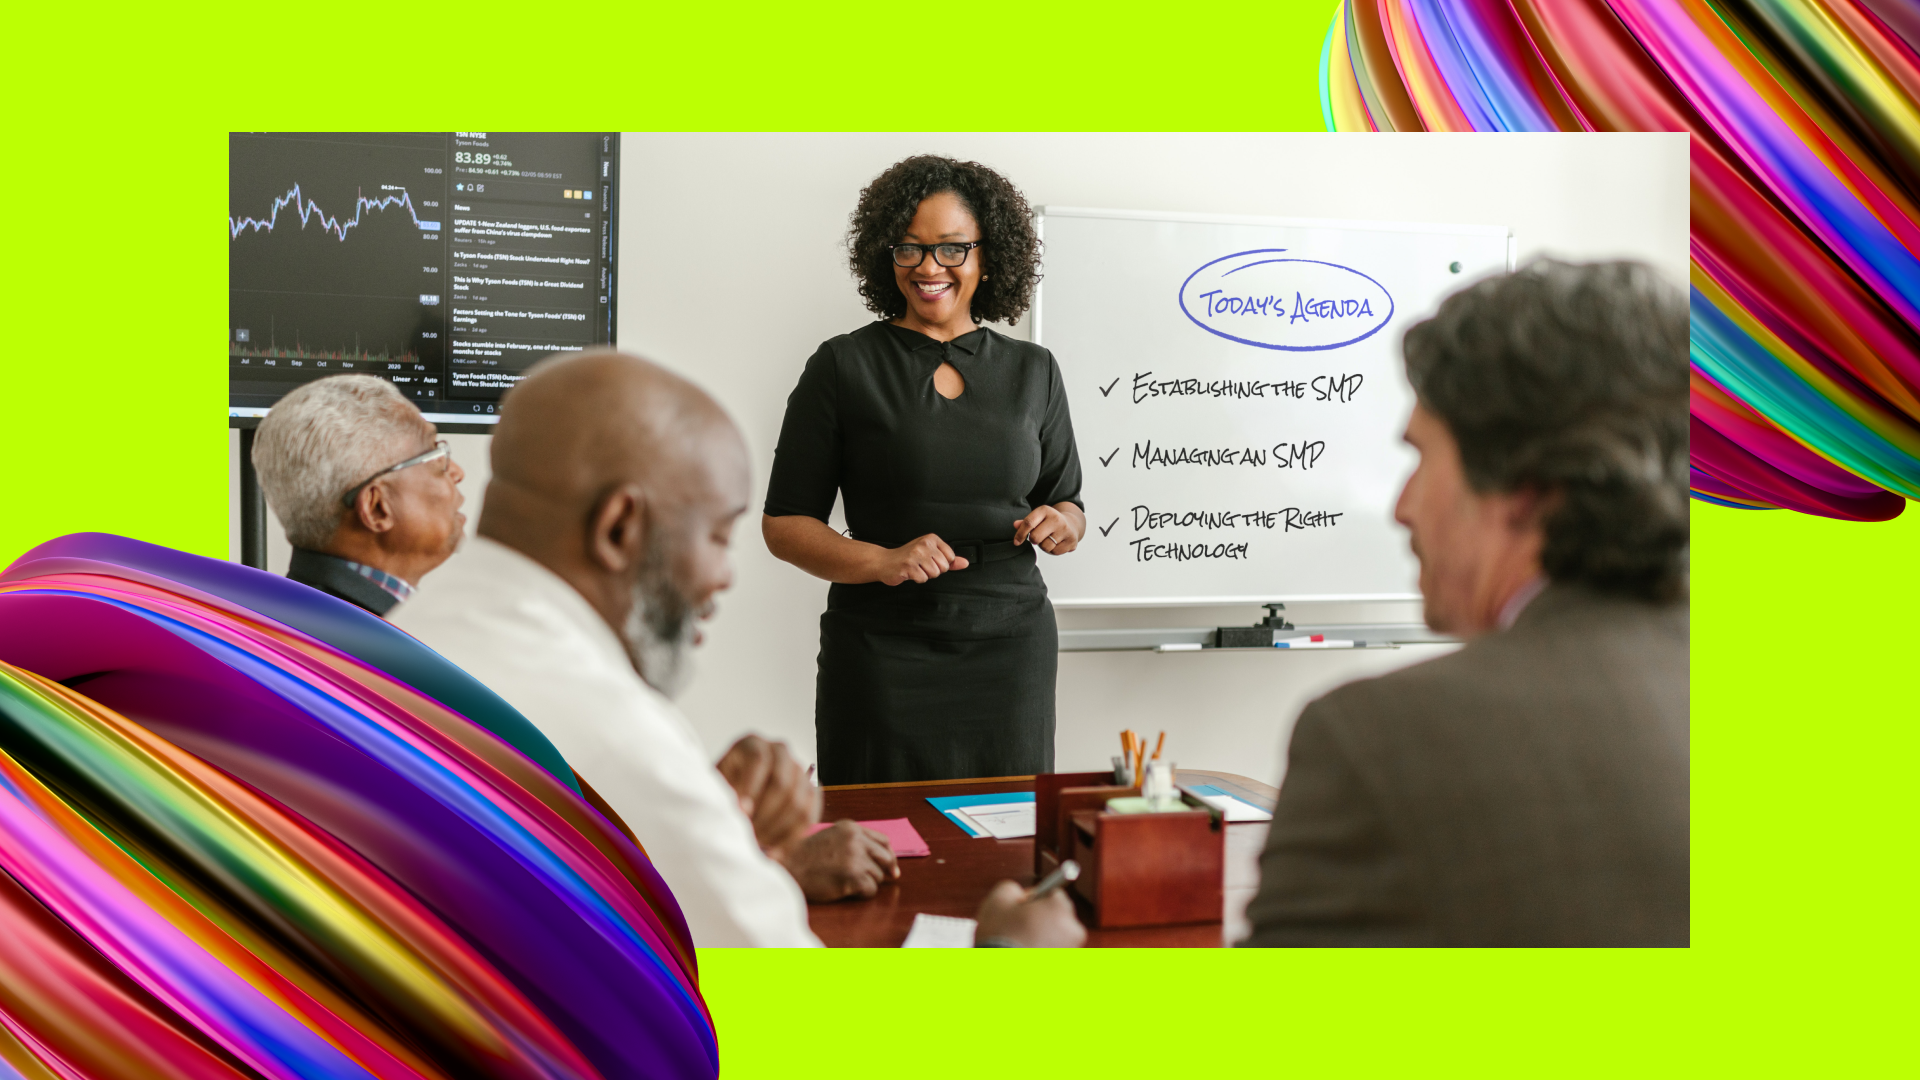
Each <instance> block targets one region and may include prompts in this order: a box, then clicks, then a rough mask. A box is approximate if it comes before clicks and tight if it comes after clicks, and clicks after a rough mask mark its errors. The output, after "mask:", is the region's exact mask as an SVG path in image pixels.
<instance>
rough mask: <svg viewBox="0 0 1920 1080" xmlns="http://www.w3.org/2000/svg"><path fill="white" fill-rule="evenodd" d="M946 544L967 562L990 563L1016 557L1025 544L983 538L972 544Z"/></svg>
mask: <svg viewBox="0 0 1920 1080" xmlns="http://www.w3.org/2000/svg"><path fill="white" fill-rule="evenodd" d="M947 546H948V547H950V548H952V549H953V553H954V554H955V555H958V556H960V557H961V558H963V559H965V560H967V561H968V562H969V563H990V562H1004V561H1005V560H1007V559H1012V558H1016V557H1018V556H1019V554H1020V552H1021V549H1022V548H1024V547H1025V546H1026V545H1024V544H1016V543H1014V542H1013V541H1011V540H992V541H987V540H983V541H980V542H978V543H973V544H952V543H950V544H948V545H947Z"/></svg>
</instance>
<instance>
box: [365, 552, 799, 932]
mask: <svg viewBox="0 0 1920 1080" xmlns="http://www.w3.org/2000/svg"><path fill="white" fill-rule="evenodd" d="M392 618H393V623H394V625H396V626H398V627H400V628H401V629H402V630H405V631H406V632H408V633H409V634H412V635H413V636H414V637H417V638H419V639H420V640H421V641H422V642H424V643H426V645H427V646H428V647H429V648H431V649H433V650H434V651H435V652H438V653H439V654H440V655H441V656H444V657H446V658H447V659H448V660H451V661H453V662H454V663H455V664H458V665H460V667H462V668H464V669H465V670H466V671H467V672H468V673H469V674H471V675H473V676H474V677H475V678H477V679H479V680H480V681H481V682H483V683H485V684H486V685H487V686H488V687H489V688H491V689H492V690H493V692H494V693H497V694H499V695H500V696H501V697H503V698H505V699H506V700H507V702H508V703H509V704H511V705H512V706H513V707H514V708H516V709H518V710H520V712H521V714H522V715H524V716H525V717H526V718H527V719H528V720H530V721H532V722H533V724H534V726H535V727H538V728H539V729H540V731H541V733H542V734H544V735H546V737H547V738H548V739H551V740H552V741H553V745H554V746H555V748H557V749H558V750H559V751H560V754H561V756H562V757H565V758H566V759H567V762H568V763H569V764H571V765H573V766H574V767H575V768H576V769H578V770H579V771H580V774H581V775H582V776H584V777H586V778H587V781H588V782H589V783H591V784H592V785H593V786H594V789H595V790H596V791H598V792H600V794H601V796H602V797H603V798H605V799H606V800H607V803H608V804H609V805H611V806H612V807H613V809H614V812H615V813H617V814H619V815H620V816H621V818H623V819H624V820H625V821H626V823H627V825H628V827H630V828H631V829H632V830H633V832H634V835H635V836H636V837H637V838H638V839H639V840H640V845H641V846H642V847H644V848H646V851H647V855H648V856H649V857H650V858H651V859H652V860H653V865H654V868H655V869H656V870H658V871H659V872H660V876H661V878H662V879H664V880H665V881H666V883H667V887H668V888H670V889H672V890H673V896H674V899H675V900H677V901H679V903H680V911H681V913H682V914H683V915H685V916H686V919H687V926H688V927H689V928H690V929H691V930H692V931H693V941H694V944H695V945H697V946H700V947H702V948H711V947H717V946H739V945H762V946H766V945H772V946H817V945H819V944H820V939H818V938H816V937H814V936H813V932H812V931H811V930H809V929H808V928H807V903H806V899H805V898H804V897H803V896H802V895H801V893H800V886H799V885H798V884H796V883H795V882H794V880H793V877H792V875H790V874H788V873H787V871H786V870H785V869H783V868H782V867H781V866H780V864H778V863H776V862H774V861H773V860H772V859H769V858H767V856H766V855H765V854H763V853H762V852H761V850H760V845H759V843H758V842H757V841H755V839H754V836H753V823H752V822H750V821H748V820H747V816H746V815H745V814H744V813H742V812H741V811H740V803H739V800H738V799H737V798H736V796H735V795H734V791H733V788H732V787H730V786H728V784H727V781H726V778H725V777H722V776H721V775H720V773H719V771H718V770H716V769H715V768H714V767H713V763H712V762H710V761H709V760H707V753H706V749H705V748H704V747H703V746H701V745H700V740H699V738H698V737H697V736H696V735H695V734H694V732H693V727H692V726H691V725H690V724H688V723H687V718H686V717H685V716H684V715H683V714H682V713H681V712H680V710H679V709H677V708H675V707H674V704H673V702H671V701H669V700H667V699H666V698H665V697H664V696H662V695H661V694H660V693H659V692H658V691H656V690H654V689H653V687H651V686H648V685H647V684H646V683H645V682H644V681H642V680H641V678H640V676H639V675H638V674H637V673H635V672H634V670H633V664H632V662H631V661H630V660H629V659H628V657H627V652H626V650H625V649H624V648H623V647H622V646H621V644H620V639H619V637H617V636H616V635H615V634H614V632H613V630H612V629H611V628H609V627H608V626H607V624H606V621H605V620H603V619H602V618H601V617H600V615H599V613H598V612H596V611H594V610H593V608H592V607H591V606H590V605H588V603H587V601H586V599H585V598H584V597H582V596H581V595H580V594H579V593H578V592H576V591H574V588H573V586H571V585H569V584H567V583H566V581H564V580H563V579H561V578H560V576H559V575H557V574H555V573H553V571H551V570H548V569H547V568H546V567H544V566H541V565H540V564H539V563H536V562H534V561H533V560H532V559H529V558H527V557H526V556H525V555H522V554H521V553H520V552H518V551H515V550H514V549H512V548H510V547H507V546H506V545H504V544H500V543H497V542H495V541H492V540H488V539H486V538H485V537H475V538H474V539H473V540H470V541H468V542H467V544H466V545H465V546H464V548H463V549H462V551H461V553H460V554H459V555H457V556H455V557H454V558H452V559H449V560H448V561H447V563H446V565H444V566H442V567H441V568H440V569H439V570H437V571H435V572H434V573H433V574H432V575H431V576H429V577H428V578H426V579H425V580H424V581H423V582H422V583H421V585H420V587H419V588H418V589H417V590H416V591H415V593H414V595H413V597H412V599H410V600H408V601H407V603H406V604H405V605H404V606H403V607H401V608H400V609H399V610H397V611H395V612H394V613H393V616H392Z"/></svg>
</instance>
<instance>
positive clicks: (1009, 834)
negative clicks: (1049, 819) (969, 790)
mask: <svg viewBox="0 0 1920 1080" xmlns="http://www.w3.org/2000/svg"><path fill="white" fill-rule="evenodd" d="M927 802H929V803H931V804H933V808H934V809H935V810H938V811H940V812H941V813H942V814H945V815H946V816H947V820H948V821H951V822H953V823H954V824H955V825H958V826H960V830H961V831H962V832H964V833H966V834H967V835H968V836H971V837H973V838H974V839H976V840H978V839H982V838H984V837H989V836H991V837H994V838H996V839H1000V840H1012V839H1016V838H1018V837H1022V836H1032V835H1033V822H1034V816H1033V792H1031V791H997V792H994V793H992V794H989V795H947V796H944V797H942V798H938V799H928V800H927ZM1018 804H1025V806H1026V808H1027V809H1026V815H1025V818H1024V820H1022V819H1021V818H1020V817H1019V814H1018V812H1017V809H1016V807H1017V805H1018ZM976 813H978V814H984V815H986V816H988V817H989V818H991V819H992V827H989V825H988V824H987V823H985V822H980V821H976V820H975V819H974V815H975V814H976Z"/></svg>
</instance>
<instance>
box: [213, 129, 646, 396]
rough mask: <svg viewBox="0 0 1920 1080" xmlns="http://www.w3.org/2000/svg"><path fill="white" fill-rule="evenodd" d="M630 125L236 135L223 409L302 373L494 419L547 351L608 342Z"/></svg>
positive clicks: (287, 386)
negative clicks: (624, 129) (353, 379)
mask: <svg viewBox="0 0 1920 1080" xmlns="http://www.w3.org/2000/svg"><path fill="white" fill-rule="evenodd" d="M619 176H620V136H619V135H617V134H613V133H604V132H603V133H569V134H554V133H523V132H497V131H496V132H481V131H452V132H436V133H428V134H392V133H382V134H335V133H321V134H314V133H308V134H277V133H265V132H245V133H240V132H236V133H233V134H231V135H229V137H228V174H227V206H228V210H227V244H228V262H227V288H228V299H227V322H228V326H227V366H228V402H227V404H228V408H227V413H228V416H229V417H231V418H233V422H235V423H238V424H243V425H244V424H250V423H253V422H256V421H257V418H258V417H261V416H265V415H266V413H267V410H268V409H269V408H271V407H272V406H273V404H274V402H276V401H278V400H280V398H281V397H282V396H283V395H285V394H286V393H287V392H288V391H290V390H292V389H293V388H294V387H296V386H299V385H301V384H302V383H307V382H311V381H313V380H315V379H322V378H326V377H327V376H329V375H343V374H361V375H376V376H379V377H381V378H384V379H388V380H390V381H391V382H392V383H393V384H394V386H395V387H397V388H398V389H399V390H400V391H401V392H402V393H403V394H405V395H406V396H407V397H409V398H411V399H412V400H413V401H414V403H415V404H416V405H418V406H419V407H420V411H421V412H423V413H425V414H427V418H428V419H430V420H432V421H434V422H435V423H437V424H440V425H441V426H442V427H446V426H448V425H456V429H457V426H459V425H476V424H477V425H486V424H491V423H493V422H494V421H496V420H497V419H498V414H499V404H500V397H501V395H502V394H504V393H505V392H506V391H507V390H508V389H509V388H510V387H512V386H513V384H514V383H515V382H517V381H519V379H520V378H521V377H522V375H523V374H524V373H525V371H526V369H527V368H528V367H530V366H532V365H533V364H534V363H535V362H536V361H538V360H540V359H541V358H542V357H545V356H549V355H551V354H553V353H556V352H566V351H571V350H578V349H584V348H588V347H591V346H595V345H604V344H608V343H611V342H612V341H613V340H614V288H613V282H614V269H615V266H614V263H615V254H616V251H617V249H618V243H617V239H618V238H617V234H616V228H617V213H618V206H617V204H618V200H619Z"/></svg>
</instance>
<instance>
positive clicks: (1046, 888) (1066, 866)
mask: <svg viewBox="0 0 1920 1080" xmlns="http://www.w3.org/2000/svg"><path fill="white" fill-rule="evenodd" d="M1079 877H1080V864H1079V863H1077V862H1074V861H1073V860H1072V859H1068V860H1067V861H1066V862H1063V863H1061V864H1060V865H1059V866H1056V867H1054V868H1053V873H1051V874H1048V875H1047V876H1046V877H1043V878H1041V879H1040V881H1039V883H1038V884H1036V885H1034V887H1033V888H1032V889H1031V890H1029V891H1028V893H1027V898H1026V899H1025V900H1022V901H1021V903H1023V904H1031V903H1033V902H1034V901H1035V900H1044V899H1046V898H1047V897H1048V896H1049V895H1051V894H1052V893H1053V891H1054V890H1055V889H1058V888H1059V887H1060V886H1062V885H1065V884H1066V883H1067V882H1069V881H1076V880H1078V879H1079Z"/></svg>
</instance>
